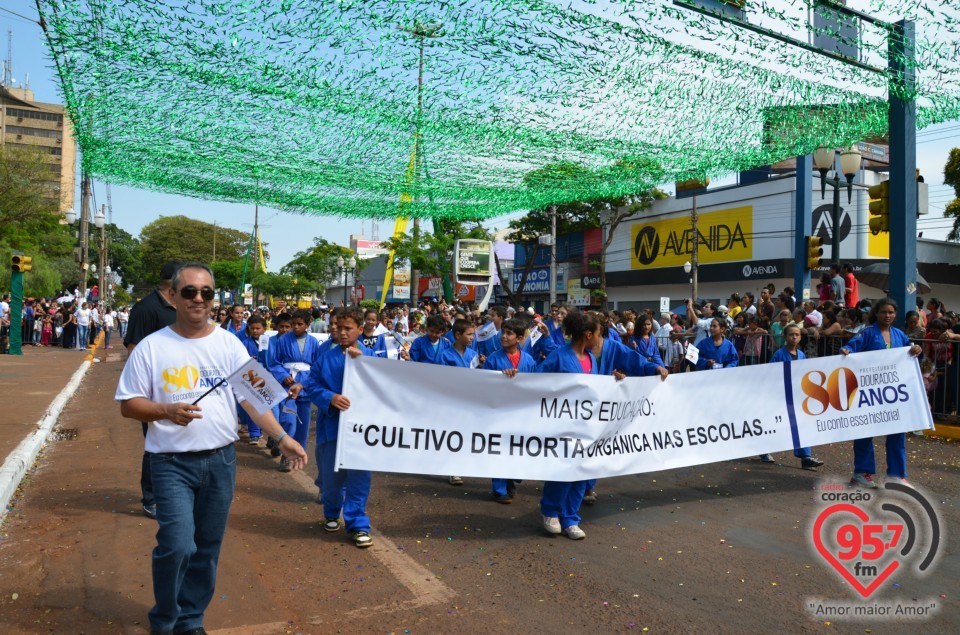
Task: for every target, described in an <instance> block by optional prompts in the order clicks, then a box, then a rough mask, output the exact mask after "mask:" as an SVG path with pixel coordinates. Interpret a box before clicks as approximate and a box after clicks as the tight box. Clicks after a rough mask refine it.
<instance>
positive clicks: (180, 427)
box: [115, 262, 307, 634]
mask: <svg viewBox="0 0 960 635" xmlns="http://www.w3.org/2000/svg"><path fill="white" fill-rule="evenodd" d="M171 289H172V291H173V293H172V294H171V296H170V299H171V301H172V302H173V304H174V306H175V314H176V321H175V322H174V323H173V324H171V325H170V326H168V327H165V328H162V329H160V330H159V331H157V332H156V333H153V334H151V335H150V336H148V337H146V338H144V340H143V341H142V342H141V344H140V345H138V346H137V347H136V348H135V349H134V351H133V352H132V353H131V354H130V357H129V358H128V360H127V364H126V366H125V367H124V369H123V373H122V374H121V376H120V382H119V384H118V386H117V392H116V395H115V399H116V400H117V401H118V402H120V413H121V414H122V415H123V416H124V417H126V418H129V419H136V420H138V421H148V422H149V430H148V432H147V437H146V441H145V443H144V447H145V448H146V450H147V451H148V452H149V455H150V462H151V468H152V475H153V478H154V485H155V486H156V487H155V489H154V494H155V496H156V500H157V522H158V524H159V529H158V530H157V546H156V547H155V548H154V549H153V554H152V571H153V595H154V600H155V604H154V606H153V608H152V609H151V610H150V613H149V618H150V632H151V633H195V634H203V633H206V631H205V630H204V628H203V619H204V613H205V612H206V609H207V607H208V606H209V604H210V599H211V598H212V597H213V593H214V589H215V585H216V579H217V561H218V559H219V556H220V547H221V545H222V544H223V536H224V533H225V531H226V528H227V519H228V517H229V515H230V504H231V503H232V502H233V498H234V494H235V487H236V478H237V474H236V468H237V458H236V449H235V443H236V442H237V441H238V437H237V418H236V412H237V410H236V404H237V395H236V394H235V393H234V391H233V389H232V388H231V387H230V385H229V384H226V381H227V378H228V377H229V376H230V375H231V374H232V373H234V372H236V371H237V370H238V369H240V368H241V367H242V366H243V365H244V364H246V363H247V362H248V361H249V360H250V356H249V353H248V352H247V350H246V349H245V348H244V346H243V344H241V343H240V340H239V338H237V337H235V336H234V335H232V334H231V333H229V332H227V331H225V330H224V329H220V328H217V326H216V325H215V324H212V323H211V322H210V318H209V315H210V307H211V305H212V304H213V298H214V295H215V293H216V292H215V291H214V289H215V287H214V280H213V273H212V272H211V271H210V268H209V267H208V266H207V265H204V264H202V263H199V262H190V263H185V264H184V265H183V266H181V267H180V268H179V269H178V270H177V272H176V273H175V274H174V275H173V280H172V281H171ZM161 377H162V379H161ZM225 384H226V385H225ZM240 400H241V407H242V408H243V409H244V411H245V412H246V413H247V414H248V415H250V417H251V418H252V419H253V420H254V421H255V422H256V423H257V425H258V426H259V427H260V428H261V429H262V430H263V431H264V433H266V434H268V435H270V436H272V437H274V438H275V439H276V440H277V443H278V445H279V448H280V450H281V451H282V452H283V454H284V456H285V457H287V459H288V460H289V462H290V464H291V467H292V469H300V468H301V467H303V466H304V465H306V463H307V455H306V453H305V452H304V451H303V448H302V447H301V446H300V444H298V443H297V442H296V441H294V440H293V439H292V438H291V437H290V436H289V435H287V434H286V433H284V432H283V429H282V428H281V427H280V424H279V423H277V420H276V419H275V418H274V416H273V414H272V413H271V412H270V411H269V410H267V411H265V412H264V413H262V414H261V413H259V412H257V410H256V409H255V408H254V407H253V405H251V404H250V403H249V402H247V401H245V400H243V399H242V397H241V398H240Z"/></svg>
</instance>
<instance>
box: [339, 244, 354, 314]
mask: <svg viewBox="0 0 960 635" xmlns="http://www.w3.org/2000/svg"><path fill="white" fill-rule="evenodd" d="M356 266H357V259H356V258H354V257H353V256H350V260H348V261H344V260H343V256H337V269H339V270H340V275H341V276H343V306H347V271H353V270H354V269H355V268H356Z"/></svg>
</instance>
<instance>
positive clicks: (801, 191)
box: [793, 154, 813, 301]
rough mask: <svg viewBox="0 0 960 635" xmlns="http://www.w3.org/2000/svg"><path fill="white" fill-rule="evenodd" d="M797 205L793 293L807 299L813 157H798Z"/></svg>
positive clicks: (794, 232) (811, 221) (795, 212)
mask: <svg viewBox="0 0 960 635" xmlns="http://www.w3.org/2000/svg"><path fill="white" fill-rule="evenodd" d="M794 196H795V199H794V200H795V202H796V206H795V208H794V215H793V219H794V220H793V228H794V229H793V293H794V295H795V296H796V298H797V300H801V301H802V300H803V299H805V296H806V295H807V294H806V291H807V290H808V289H810V270H809V269H807V240H806V237H807V236H808V235H810V234H811V233H813V219H812V218H811V217H812V215H813V157H812V156H811V155H809V154H807V155H805V156H802V157H797V188H796V192H795V193H794Z"/></svg>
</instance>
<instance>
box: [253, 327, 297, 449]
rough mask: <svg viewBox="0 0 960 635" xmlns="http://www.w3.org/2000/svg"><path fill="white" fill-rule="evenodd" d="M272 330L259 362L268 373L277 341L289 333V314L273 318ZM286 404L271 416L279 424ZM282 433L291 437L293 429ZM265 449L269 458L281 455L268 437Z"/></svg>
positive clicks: (282, 404) (282, 403) (283, 403)
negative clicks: (268, 451)
mask: <svg viewBox="0 0 960 635" xmlns="http://www.w3.org/2000/svg"><path fill="white" fill-rule="evenodd" d="M273 330H275V331H276V332H277V334H276V335H274V336H273V337H271V338H270V340H269V341H268V342H267V350H266V351H264V355H263V361H261V362H260V363H261V364H263V367H264V368H266V369H267V370H268V371H269V370H270V364H271V363H272V360H273V354H274V351H275V350H276V347H277V340H278V339H279V338H280V336H282V335H285V334H287V333H289V332H290V314H289V313H281V314H279V315H278V316H277V317H275V318H274V319H273ZM286 403H288V401H287V400H286V399H283V400H282V401H281V402H280V403H279V404H277V406H276V407H275V408H274V413H273V416H274V417H276V419H277V422H278V423H280V412H281V410H283V406H284V405H285V404H286ZM280 425H281V426H282V425H283V424H282V423H281V424H280ZM283 431H284V432H286V433H287V434H289V435H290V436H293V432H294V428H293V427H291V428H290V429H289V430H288V429H286V428H284V429H283ZM267 448H268V449H269V450H270V456H272V457H274V458H276V457H278V456H280V454H282V453H281V452H280V448H279V446H278V445H277V442H276V441H274V440H273V439H271V438H270V437H267ZM282 462H283V460H282V459H281V463H282Z"/></svg>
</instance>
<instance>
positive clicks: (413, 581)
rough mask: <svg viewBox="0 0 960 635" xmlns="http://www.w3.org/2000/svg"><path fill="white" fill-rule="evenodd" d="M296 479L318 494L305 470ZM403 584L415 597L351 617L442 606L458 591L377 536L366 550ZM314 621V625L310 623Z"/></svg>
mask: <svg viewBox="0 0 960 635" xmlns="http://www.w3.org/2000/svg"><path fill="white" fill-rule="evenodd" d="M290 474H291V476H292V477H293V480H294V481H296V482H297V484H298V485H300V487H302V488H303V490H304V491H305V492H307V493H308V494H313V495H315V494H316V491H317V485H316V484H315V483H314V482H313V479H312V478H310V477H309V476H307V475H306V474H304V473H303V472H302V471H297V472H291V473H290ZM367 551H369V552H371V553H372V554H373V556H374V557H375V558H376V559H377V560H379V561H380V562H381V563H382V564H383V565H384V566H385V567H386V568H387V569H388V570H389V571H390V572H391V573H392V574H393V576H394V577H395V578H396V579H397V581H398V582H399V583H400V584H402V585H403V586H404V587H405V588H406V589H407V591H409V592H410V594H411V595H413V598H412V599H410V600H406V601H404V602H400V603H396V602H391V603H389V604H383V605H380V606H368V607H361V608H358V609H354V610H353V611H350V612H349V613H347V614H346V615H347V616H348V617H359V616H365V615H368V614H369V613H370V612H371V611H375V612H377V613H390V612H394V611H405V610H409V609H416V608H421V607H424V606H428V605H430V604H439V603H440V602H446V601H448V600H451V599H453V598H454V597H455V596H456V592H455V591H454V590H453V589H451V588H450V587H448V586H447V585H445V584H444V583H443V582H441V581H440V580H438V579H437V576H436V575H435V574H434V573H433V572H432V571H430V570H429V569H427V568H426V567H424V566H422V565H421V564H420V563H418V562H417V561H416V560H414V559H413V558H411V557H410V556H408V555H407V554H406V553H404V552H403V551H400V549H398V548H397V545H396V544H394V543H393V541H391V540H390V539H389V538H387V537H386V536H384V535H383V534H380V533H378V534H377V537H376V538H375V540H374V542H373V546H372V547H370V548H369V549H367ZM312 623H314V622H311V624H312Z"/></svg>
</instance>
